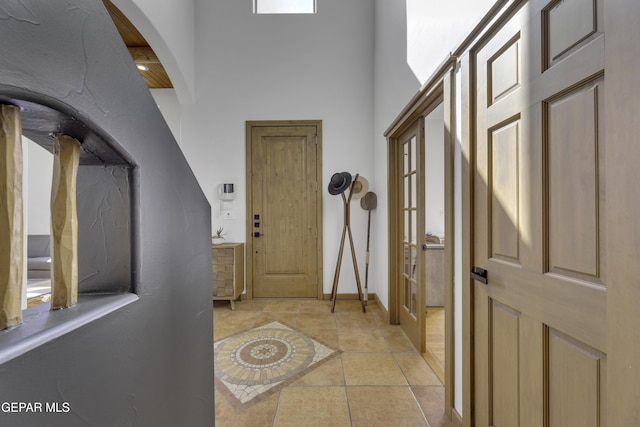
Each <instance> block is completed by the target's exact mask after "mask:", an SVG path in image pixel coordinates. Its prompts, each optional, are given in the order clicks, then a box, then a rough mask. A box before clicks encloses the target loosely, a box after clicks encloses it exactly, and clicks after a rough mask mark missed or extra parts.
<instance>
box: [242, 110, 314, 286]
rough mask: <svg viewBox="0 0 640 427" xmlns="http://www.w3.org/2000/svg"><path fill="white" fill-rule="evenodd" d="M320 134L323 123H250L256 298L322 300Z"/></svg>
mask: <svg viewBox="0 0 640 427" xmlns="http://www.w3.org/2000/svg"><path fill="white" fill-rule="evenodd" d="M320 135H321V123H320V122H248V123H247V155H248V161H247V166H248V168H249V169H250V171H249V173H248V174H247V176H248V180H249V181H250V182H249V183H248V186H247V187H248V188H249V189H250V199H249V200H248V203H247V209H248V211H247V221H248V223H247V230H248V232H249V235H248V236H247V241H248V242H249V245H248V246H249V248H248V249H249V251H248V253H247V259H248V262H250V263H251V266H250V268H251V272H250V273H251V274H248V277H251V278H252V282H253V283H252V290H253V296H254V297H258V298H259V297H305V298H309V297H312V298H317V297H319V295H321V291H322V290H321V287H320V286H321V283H322V281H321V278H320V277H319V276H320V274H321V273H320V272H321V269H320V266H321V265H322V261H321V260H322V258H321V254H322V247H321V242H320V239H319V236H320V235H321V234H320V230H319V227H320V222H321V212H322V208H321V200H322V199H321V191H320V189H319V183H320V182H321V177H320V171H321V169H320V167H319V164H320V148H319V144H320ZM250 285H251V284H248V286H250Z"/></svg>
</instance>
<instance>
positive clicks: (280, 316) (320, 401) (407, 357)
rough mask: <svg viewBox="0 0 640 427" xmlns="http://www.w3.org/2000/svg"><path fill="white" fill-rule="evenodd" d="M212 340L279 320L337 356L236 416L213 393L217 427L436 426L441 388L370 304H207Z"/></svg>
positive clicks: (440, 413)
mask: <svg viewBox="0 0 640 427" xmlns="http://www.w3.org/2000/svg"><path fill="white" fill-rule="evenodd" d="M213 318H214V332H213V333H214V340H216V341H217V340H220V339H223V338H225V337H228V336H230V335H233V334H235V333H238V332H241V331H244V330H246V329H249V328H251V327H254V326H259V325H262V324H264V323H267V322H269V321H272V320H278V321H280V322H283V323H285V324H287V325H289V326H291V327H294V328H296V329H298V330H301V331H302V332H304V333H306V334H307V335H309V336H311V337H313V338H316V339H318V340H320V341H323V342H325V343H327V344H329V345H331V346H333V347H335V348H339V349H340V350H342V354H341V355H340V356H338V357H335V358H334V359H332V360H330V361H328V362H327V363H325V364H323V365H321V366H320V367H318V368H317V369H315V370H313V371H311V372H310V373H308V374H307V375H305V376H304V377H302V378H300V379H299V380H297V381H296V382H294V383H292V384H290V385H289V386H287V387H285V388H283V389H282V390H281V391H280V392H278V393H275V394H274V395H272V396H271V397H269V398H268V399H266V400H264V401H262V402H260V403H258V404H256V405H254V406H251V407H250V408H248V409H247V410H245V411H244V412H241V413H237V412H236V411H235V410H234V409H233V407H232V406H231V405H230V404H229V403H228V402H227V401H226V400H225V398H224V397H223V396H222V395H221V394H220V393H219V392H218V391H216V396H215V399H216V402H215V415H216V426H217V427H225V426H232V427H239V426H251V427H260V426H297V427H298V426H323V427H325V426H398V427H400V426H431V427H437V426H442V425H443V414H444V388H443V386H442V383H441V382H440V380H439V379H438V377H437V376H436V375H435V373H434V372H433V370H432V369H431V368H430V367H429V365H428V364H427V363H426V362H425V361H424V359H423V358H422V356H421V355H420V354H419V353H418V352H417V351H416V350H415V349H414V348H413V346H412V345H411V342H410V341H409V339H408V338H407V337H406V336H405V335H404V333H403V332H402V330H401V329H400V327H399V326H395V325H388V324H387V323H386V321H385V319H384V317H383V314H382V311H381V310H380V309H379V308H378V307H377V305H376V304H375V302H372V301H369V305H367V312H366V313H362V307H361V306H360V302H359V301H341V300H338V301H336V309H335V313H331V303H330V302H329V301H316V300H251V301H242V302H236V309H235V311H232V310H231V309H230V308H229V303H228V302H222V301H216V302H215V303H214V311H213Z"/></svg>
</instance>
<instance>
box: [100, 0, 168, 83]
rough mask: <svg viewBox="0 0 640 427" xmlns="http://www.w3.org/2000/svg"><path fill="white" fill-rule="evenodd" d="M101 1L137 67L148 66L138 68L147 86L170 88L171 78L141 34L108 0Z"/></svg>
mask: <svg viewBox="0 0 640 427" xmlns="http://www.w3.org/2000/svg"><path fill="white" fill-rule="evenodd" d="M102 1H103V3H104V5H105V6H106V8H107V11H109V14H110V15H111V19H112V20H113V23H114V24H115V25H116V28H117V29H118V32H119V33H120V36H121V37H122V40H123V41H124V44H125V45H126V46H127V48H128V49H129V53H130V54H131V57H132V58H133V60H134V62H135V63H136V64H137V65H138V68H141V67H146V68H148V69H146V70H140V74H142V77H143V78H144V81H145V82H146V83H147V86H148V87H149V88H151V89H162V88H172V87H173V85H172V84H171V79H169V76H168V75H167V72H166V71H165V69H164V67H163V66H162V64H161V63H160V60H159V59H158V57H157V56H156V54H155V53H154V51H153V49H151V46H149V43H148V42H147V41H146V40H145V38H144V37H143V36H142V34H140V32H139V31H138V30H137V29H136V27H134V25H133V24H132V23H131V21H129V20H128V19H127V17H126V16H124V14H123V13H122V12H120V9H118V8H117V7H116V6H115V5H114V4H113V3H111V1H110V0H102Z"/></svg>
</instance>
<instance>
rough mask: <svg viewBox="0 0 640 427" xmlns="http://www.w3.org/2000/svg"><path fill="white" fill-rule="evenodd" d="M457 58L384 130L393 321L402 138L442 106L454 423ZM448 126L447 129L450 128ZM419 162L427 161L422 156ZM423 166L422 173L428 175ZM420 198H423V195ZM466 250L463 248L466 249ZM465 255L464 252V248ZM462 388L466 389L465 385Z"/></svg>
mask: <svg viewBox="0 0 640 427" xmlns="http://www.w3.org/2000/svg"><path fill="white" fill-rule="evenodd" d="M456 63H457V58H456V57H455V56H451V57H450V58H448V59H447V60H446V61H444V62H443V63H442V65H441V66H440V67H439V68H438V70H437V71H436V73H434V74H433V76H432V77H431V79H430V80H429V81H428V82H427V83H426V84H425V85H423V86H422V88H421V89H420V91H419V92H418V93H417V94H416V95H415V96H414V97H413V99H412V100H411V101H410V102H409V104H407V106H406V107H405V108H404V109H403V110H402V112H401V113H400V115H398V117H397V118H396V119H395V120H394V121H393V123H392V124H391V126H389V128H388V129H387V130H386V131H385V133H384V136H385V137H386V138H387V159H388V160H387V168H388V170H387V198H388V215H389V227H388V228H389V230H388V232H389V235H388V239H389V240H388V254H389V256H388V267H389V276H388V286H389V290H388V295H389V303H388V315H389V322H390V323H391V324H398V322H399V311H400V304H401V301H400V299H399V297H398V294H399V286H400V284H399V283H398V277H399V275H400V269H401V262H399V259H400V255H401V254H400V253H399V250H398V247H399V242H398V240H397V236H398V231H399V227H400V218H399V216H398V210H399V204H400V200H399V197H400V195H399V194H397V192H396V189H397V188H398V184H399V182H398V175H399V170H398V150H397V146H398V140H399V138H400V137H401V135H402V134H403V133H404V132H405V131H406V130H407V129H408V128H409V127H410V126H411V125H412V124H413V123H415V121H416V120H418V119H419V118H420V117H422V116H425V115H427V114H428V113H429V112H430V111H431V110H432V109H433V108H435V107H436V106H438V105H439V104H440V103H442V104H443V109H444V125H445V136H444V144H445V153H444V155H445V160H444V161H445V168H444V174H445V236H446V240H447V244H446V245H445V249H444V252H445V253H444V255H445V265H444V281H445V283H444V300H445V338H444V339H445V374H444V375H445V384H444V390H445V391H444V395H445V415H446V417H447V419H448V420H449V421H450V422H451V420H452V419H453V418H455V417H454V412H455V411H454V410H453V405H454V393H455V381H454V335H453V332H454V331H453V322H454V313H453V308H454V294H453V292H454V286H453V277H454V250H455V248H454V242H455V240H454V194H453V192H454V155H455V150H454V148H455V141H456V139H455V138H456V136H455V99H456V97H455V67H456ZM447 129H448V131H447ZM421 162H423V163H424V161H423V160H421ZM422 168H423V170H422V171H418V173H419V174H420V173H424V165H422ZM419 197H422V198H424V194H422V195H420V196H419ZM463 251H464V247H463ZM463 253H464V252H463ZM463 389H464V387H463Z"/></svg>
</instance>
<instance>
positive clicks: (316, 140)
mask: <svg viewBox="0 0 640 427" xmlns="http://www.w3.org/2000/svg"><path fill="white" fill-rule="evenodd" d="M313 140H314V141H315V143H316V145H318V135H313Z"/></svg>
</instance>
